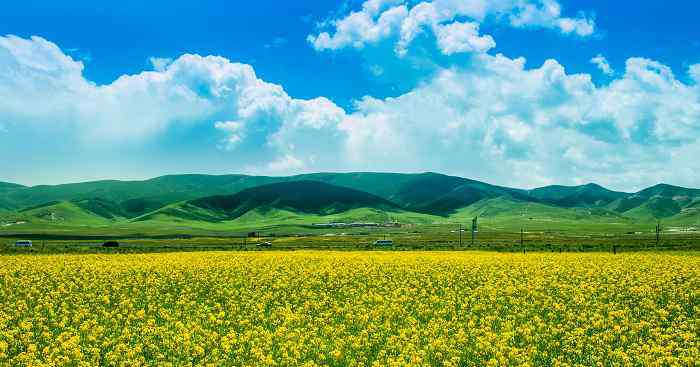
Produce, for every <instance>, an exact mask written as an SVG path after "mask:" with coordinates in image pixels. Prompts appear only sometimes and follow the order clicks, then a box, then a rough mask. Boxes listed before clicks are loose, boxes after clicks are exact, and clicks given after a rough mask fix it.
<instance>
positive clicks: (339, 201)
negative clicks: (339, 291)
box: [0, 173, 700, 251]
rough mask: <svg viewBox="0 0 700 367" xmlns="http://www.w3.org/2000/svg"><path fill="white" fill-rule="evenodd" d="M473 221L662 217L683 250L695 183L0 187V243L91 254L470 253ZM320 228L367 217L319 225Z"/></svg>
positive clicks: (534, 229) (424, 179)
mask: <svg viewBox="0 0 700 367" xmlns="http://www.w3.org/2000/svg"><path fill="white" fill-rule="evenodd" d="M474 217H478V218H479V234H478V236H477V241H476V242H475V244H474V246H473V247H479V248H492V249H499V250H504V249H516V248H518V249H519V248H521V247H529V248H531V249H550V250H551V249H557V248H559V247H563V248H564V250H569V249H579V250H581V249H586V248H597V249H604V250H607V249H609V248H611V247H612V246H618V245H619V246H626V247H628V248H643V247H649V246H651V245H654V246H657V241H656V234H655V232H654V230H655V227H656V225H657V223H659V222H660V223H662V226H663V229H664V230H663V233H662V234H663V236H662V237H663V241H662V242H663V244H664V245H665V246H667V247H668V246H670V247H673V246H677V247H678V246H679V247H682V248H685V247H688V246H691V247H692V246H695V244H696V243H698V241H697V240H696V237H700V234H698V228H700V190H695V189H686V188H679V187H674V186H669V185H657V186H654V187H651V188H649V189H645V190H642V191H640V192H638V193H633V194H629V193H622V192H615V191H611V190H607V189H605V188H603V187H601V186H598V185H595V184H588V185H582V186H548V187H543V188H538V189H534V190H529V191H526V190H520V189H513V188H507V187H500V186H494V185H490V184H486V183H483V182H478V181H473V180H468V179H464V178H460V177H453V176H444V175H439V174H434V173H426V174H394V173H347V174H333V173H319V174H309V175H300V176H291V177H260V176H243V175H228V176H205V175H181V176H165V177H160V178H156V179H152V180H146V181H98V182H90V183H81V184H69V185H58V186H37V187H24V186H20V185H13V184H4V183H3V184H0V238H2V239H6V240H7V241H5V240H2V239H0V242H3V241H4V242H6V243H10V242H11V241H12V240H13V239H15V238H31V239H39V240H43V241H42V244H44V249H46V247H47V246H46V241H48V247H49V248H52V246H54V245H55V246H58V247H65V246H68V245H71V246H74V247H71V248H84V249H86V250H89V251H92V250H90V249H91V248H93V247H94V245H95V244H97V243H99V242H101V241H102V240H105V239H109V238H117V239H121V240H122V241H123V242H124V243H125V244H128V243H131V244H133V245H134V248H135V249H145V248H148V249H155V248H177V247H178V246H179V247H180V248H183V249H184V248H186V247H191V246H203V247H202V248H204V247H207V246H210V247H212V246H213V248H228V247H230V246H234V247H236V248H238V247H240V248H241V249H247V248H249V247H250V246H253V247H252V248H255V247H254V244H255V241H247V240H245V239H244V237H245V236H247V234H248V233H249V232H257V233H261V234H262V235H263V236H264V237H266V238H274V241H273V242H274V244H275V248H366V247H367V246H369V245H370V244H371V243H372V242H373V241H374V240H376V239H379V238H384V237H389V238H392V239H394V241H395V242H396V244H397V245H396V247H397V248H403V249H407V248H411V249H413V248H415V249H419V248H453V247H455V246H459V247H463V248H465V249H466V248H470V247H472V246H466V244H467V242H469V245H471V234H470V233H469V232H462V237H463V238H462V242H461V245H460V240H459V234H460V232H459V228H460V226H461V227H462V228H463V229H464V228H468V227H469V226H470V225H471V220H472V219H473V218H474ZM328 223H374V224H373V225H364V226H360V225H358V226H352V227H343V226H339V227H320V226H318V224H328ZM521 231H522V235H521ZM256 241H258V240H257V239H256ZM137 245H138V246H137ZM75 246H77V247H75ZM91 246H92V247H91ZM125 246H126V245H125ZM173 246H174V247H173ZM227 246H228V247H227ZM125 248H128V246H127V247H123V248H121V249H120V250H124V249H125ZM6 250H7V249H6ZM93 250H94V249H93ZM32 251H37V250H36V249H33V250H32Z"/></svg>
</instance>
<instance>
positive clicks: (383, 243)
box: [374, 240, 394, 246]
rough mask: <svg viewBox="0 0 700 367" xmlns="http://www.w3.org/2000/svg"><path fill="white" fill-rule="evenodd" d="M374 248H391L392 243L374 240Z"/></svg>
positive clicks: (390, 241)
mask: <svg viewBox="0 0 700 367" xmlns="http://www.w3.org/2000/svg"><path fill="white" fill-rule="evenodd" d="M374 245H375V246H393V245H394V241H392V240H376V241H374Z"/></svg>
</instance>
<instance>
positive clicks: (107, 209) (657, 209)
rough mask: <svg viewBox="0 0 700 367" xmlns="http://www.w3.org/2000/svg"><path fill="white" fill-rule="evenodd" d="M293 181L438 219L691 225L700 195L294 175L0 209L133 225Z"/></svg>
mask: <svg viewBox="0 0 700 367" xmlns="http://www.w3.org/2000/svg"><path fill="white" fill-rule="evenodd" d="M300 181H312V182H322V183H325V184H329V185H333V186H337V187H342V188H346V189H351V190H356V191H359V192H363V193H366V194H370V195H374V196H376V197H378V198H380V199H382V200H385V201H387V202H389V203H391V204H393V205H395V206H396V207H397V208H400V209H401V210H404V211H408V212H414V213H420V214H425V215H433V216H441V217H449V216H451V215H455V214H456V213H459V212H460V210H462V209H464V208H467V207H470V206H472V205H475V204H477V203H488V202H489V200H493V199H499V198H503V199H505V200H506V201H508V202H513V203H514V204H513V205H515V206H518V205H519V204H517V203H536V204H541V205H548V206H552V207H557V208H564V209H576V208H581V209H587V210H590V209H595V210H596V212H601V213H603V212H608V213H617V214H619V215H622V216H625V217H629V218H632V219H638V220H647V221H648V220H655V219H665V218H675V217H679V218H681V217H682V218H683V219H684V220H694V217H693V216H694V215H696V213H698V211H699V210H698V208H700V190H699V189H692V188H684V187H680V186H673V185H669V184H658V185H654V186H651V187H649V188H646V189H643V190H640V191H638V192H636V193H626V192H619V191H613V190H609V189H607V188H605V187H603V186H600V185H598V184H595V183H588V184H584V185H578V186H565V185H550V186H544V187H539V188H534V189H531V190H525V189H519V188H510V187H505V186H498V185H492V184H489V183H486V182H481V181H477V180H472V179H468V178H463V177H459V176H449V175H443V174H440V173H434V172H425V173H408V174H407V173H391V172H347V173H333V172H318V173H309V174H300V175H294V176H251V175H243V174H228V175H205V174H183V175H165V176H159V177H155V178H152V179H148V180H133V181H128V180H126V181H125V180H99V181H89V182H83V183H70V184H62V185H38V186H31V187H27V186H22V185H17V184H10V183H0V209H2V210H3V212H8V211H11V212H15V213H17V212H20V211H21V210H22V209H27V208H32V207H36V206H42V205H46V204H51V203H54V204H55V202H63V201H66V202H69V203H72V204H74V205H76V206H77V207H79V208H81V210H84V211H85V212H88V213H93V214H95V215H97V216H99V217H100V218H102V219H104V220H112V221H113V220H121V219H136V218H139V217H142V216H144V215H148V214H149V213H153V212H157V211H158V210H160V209H163V208H167V207H170V206H173V205H176V204H178V203H184V202H189V201H193V200H197V199H202V198H207V197H212V196H227V195H235V194H237V193H240V192H242V191H244V190H248V189H251V188H255V187H260V186H264V185H270V184H280V183H288V182H300ZM291 191H292V193H293V191H294V190H291ZM292 193H290V195H291V194H292ZM350 197H352V195H350ZM493 203H496V201H494V202H493ZM370 207H371V206H370ZM180 209H182V208H180ZM486 212H493V211H486ZM261 213H262V212H261ZM300 213H303V211H300Z"/></svg>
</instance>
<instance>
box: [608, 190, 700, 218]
mask: <svg viewBox="0 0 700 367" xmlns="http://www.w3.org/2000/svg"><path fill="white" fill-rule="evenodd" d="M699 200H700V190H697V189H688V188H684V187H678V186H672V185H666V184H659V185H656V186H652V187H649V188H647V189H644V190H642V191H640V192H637V193H635V194H632V195H629V196H627V197H624V198H621V199H618V200H616V201H613V202H611V203H610V204H609V205H608V208H609V209H611V210H615V211H617V212H619V213H622V214H623V215H625V216H628V217H631V218H635V219H639V220H657V219H669V218H670V219H672V220H673V219H676V218H674V217H676V216H681V215H682V216H685V217H687V216H689V215H693V214H694V213H696V211H695V210H692V208H694V207H696V206H697V203H698V201H699ZM678 219H683V218H680V217H679V218H678Z"/></svg>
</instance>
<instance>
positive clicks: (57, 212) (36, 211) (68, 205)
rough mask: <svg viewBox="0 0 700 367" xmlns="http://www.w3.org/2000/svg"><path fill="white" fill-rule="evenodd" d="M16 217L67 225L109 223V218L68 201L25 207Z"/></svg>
mask: <svg viewBox="0 0 700 367" xmlns="http://www.w3.org/2000/svg"><path fill="white" fill-rule="evenodd" d="M16 218H17V219H18V220H23V221H27V222H30V223H42V224H52V225H69V226H84V225H104V224H108V223H110V221H109V219H107V218H104V217H101V216H99V215H97V214H95V213H93V212H90V211H88V210H86V209H84V208H82V207H81V206H79V205H77V204H75V203H72V202H68V201H56V202H49V203H45V204H42V205H39V206H35V207H31V208H26V209H24V210H21V211H19V212H18V213H17V216H16Z"/></svg>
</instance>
